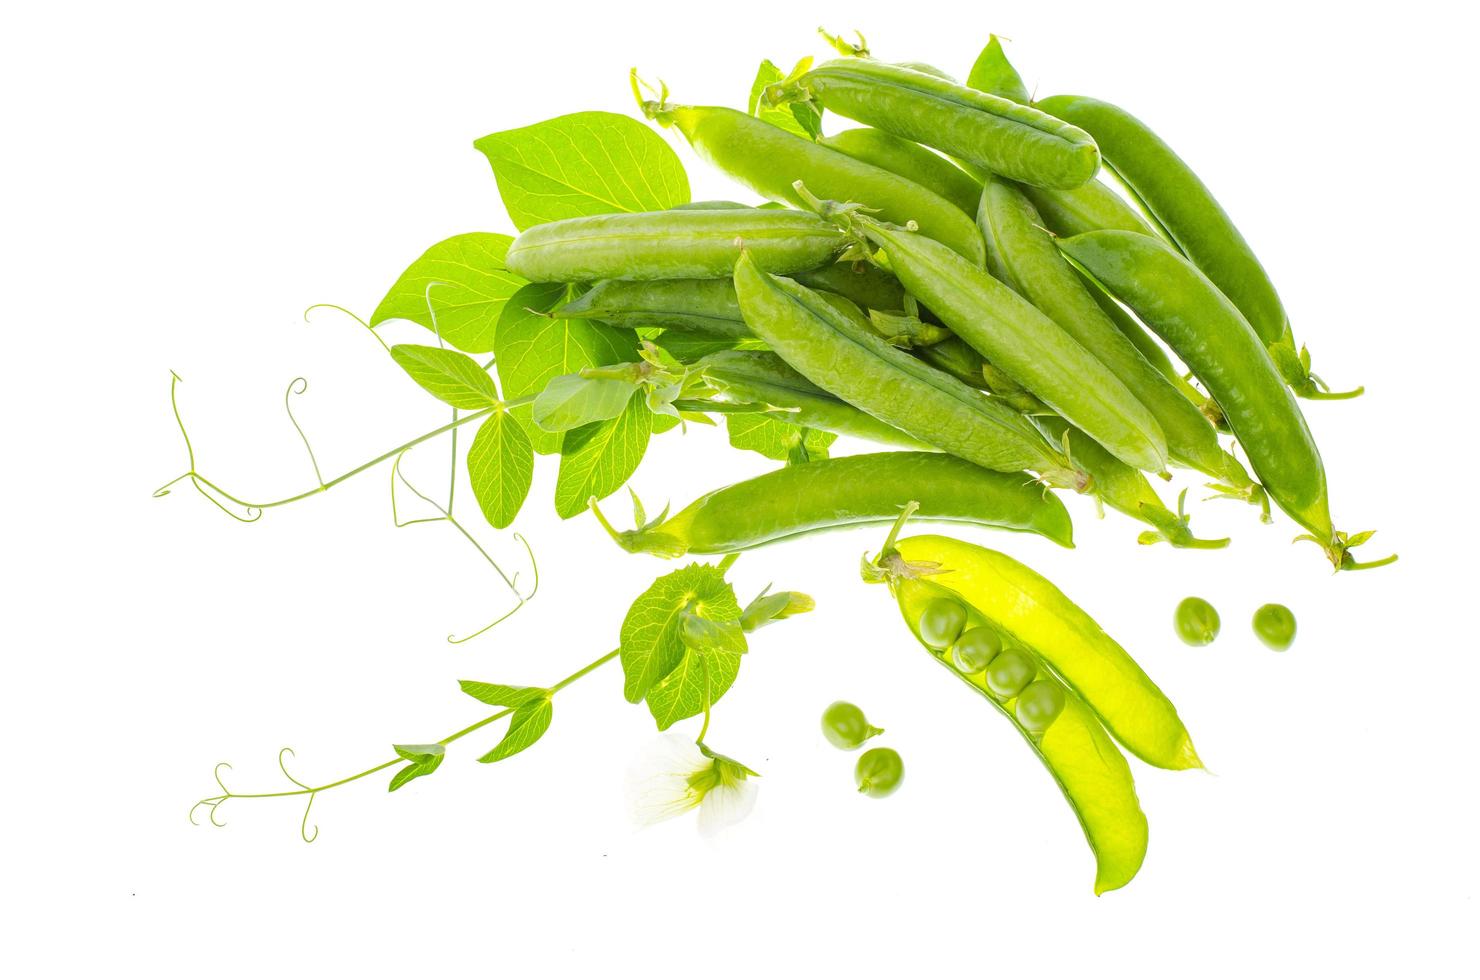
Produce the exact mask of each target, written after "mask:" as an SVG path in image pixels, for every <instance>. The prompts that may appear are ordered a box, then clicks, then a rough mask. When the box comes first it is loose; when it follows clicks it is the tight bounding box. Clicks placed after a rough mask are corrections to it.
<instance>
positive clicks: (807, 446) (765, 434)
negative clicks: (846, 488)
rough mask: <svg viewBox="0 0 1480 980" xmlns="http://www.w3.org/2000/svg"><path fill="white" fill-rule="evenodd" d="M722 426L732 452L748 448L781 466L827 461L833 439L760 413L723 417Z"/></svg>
mask: <svg viewBox="0 0 1480 980" xmlns="http://www.w3.org/2000/svg"><path fill="white" fill-rule="evenodd" d="M725 427H726V428H727V429H729V432H730V445H732V446H734V447H735V448H736V449H749V450H751V451H752V452H757V453H760V454H761V455H762V456H764V457H766V458H767V459H775V460H780V461H782V462H785V463H805V462H807V461H808V460H813V459H827V450H828V447H829V446H831V445H832V444H833V441H834V440H835V439H837V436H836V435H834V434H833V433H831V432H823V431H821V430H820V429H808V428H804V427H802V426H796V425H792V424H790V423H789V422H782V421H779V420H778V419H773V418H770V417H769V416H766V415H761V414H743V415H726V416H725Z"/></svg>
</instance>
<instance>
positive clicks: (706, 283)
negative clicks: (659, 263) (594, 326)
mask: <svg viewBox="0 0 1480 980" xmlns="http://www.w3.org/2000/svg"><path fill="white" fill-rule="evenodd" d="M550 315H551V316H554V317H557V318H569V317H574V318H576V319H582V320H601V321H604V322H606V323H609V324H611V325H612V326H616V327H634V328H635V327H663V328H665V329H669V330H684V331H688V332H692V333H699V334H705V335H707V336H710V337H749V336H750V330H749V329H748V328H747V327H746V326H745V320H744V319H743V318H742V317H741V316H740V304H739V303H737V302H736V301H735V286H734V284H733V283H731V282H730V280H728V279H653V280H647V281H637V282H627V281H624V280H621V279H606V280H603V281H601V282H598V283H597V284H596V285H594V286H592V287H591V288H590V289H588V290H587V291H586V292H585V293H582V294H581V295H580V296H578V297H576V298H575V299H573V300H571V301H570V302H569V303H566V304H565V305H564V306H561V307H558V308H557V309H556V310H555V311H554V312H553V313H551V314H550Z"/></svg>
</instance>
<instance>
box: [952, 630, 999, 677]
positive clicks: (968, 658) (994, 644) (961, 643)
mask: <svg viewBox="0 0 1480 980" xmlns="http://www.w3.org/2000/svg"><path fill="white" fill-rule="evenodd" d="M1001 652H1002V638H1001V637H1000V636H998V635H997V631H996V630H994V629H992V628H990V627H987V626H978V627H976V628H975V629H969V630H967V631H966V632H965V633H962V634H961V638H960V639H958V640H957V641H956V645H955V646H953V647H951V660H952V661H954V662H955V664H956V667H957V669H959V670H960V671H961V672H962V673H963V674H980V673H981V672H982V671H984V670H986V669H987V664H989V663H991V662H992V659H993V658H994V657H996V656H997V654H999V653H1001Z"/></svg>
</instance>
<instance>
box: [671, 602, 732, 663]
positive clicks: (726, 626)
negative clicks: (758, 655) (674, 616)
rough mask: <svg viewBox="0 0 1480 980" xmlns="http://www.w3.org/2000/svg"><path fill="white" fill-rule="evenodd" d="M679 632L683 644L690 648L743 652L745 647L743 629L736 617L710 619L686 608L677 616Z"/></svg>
mask: <svg viewBox="0 0 1480 980" xmlns="http://www.w3.org/2000/svg"><path fill="white" fill-rule="evenodd" d="M741 615H742V616H743V615H744V614H743V613H742V614H741ZM679 633H680V635H682V637H683V644H684V646H686V647H688V648H689V649H691V650H721V651H724V652H726V653H744V652H745V651H746V649H747V646H746V643H745V630H744V629H742V628H741V625H740V621H739V620H738V619H718V620H717V619H710V618H709V617H708V616H703V615H700V614H698V613H696V612H692V611H690V610H687V609H686V610H684V612H683V614H682V615H681V616H680V617H679Z"/></svg>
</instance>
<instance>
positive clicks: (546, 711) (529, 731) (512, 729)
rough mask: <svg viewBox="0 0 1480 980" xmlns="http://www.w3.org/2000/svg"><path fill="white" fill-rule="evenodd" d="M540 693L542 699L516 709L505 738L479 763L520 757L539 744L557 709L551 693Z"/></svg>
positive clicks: (528, 702)
mask: <svg viewBox="0 0 1480 980" xmlns="http://www.w3.org/2000/svg"><path fill="white" fill-rule="evenodd" d="M540 693H541V695H542V696H541V697H539V698H537V699H535V700H533V701H526V702H524V703H523V704H521V705H520V706H519V707H517V708H515V709H514V714H513V715H511V716H510V718H509V728H508V730H507V731H506V732H504V737H503V738H502V739H500V740H499V743H498V744H497V745H495V746H494V747H493V748H492V749H490V750H489V751H488V753H487V754H485V755H482V756H479V757H478V761H479V762H498V761H500V760H502V759H507V758H508V757H509V756H511V755H518V754H519V753H520V752H523V751H524V750H525V749H527V748H529V747H530V746H531V745H533V744H534V743H536V742H538V741H539V740H540V736H542V735H544V734H545V732H546V731H548V730H549V728H550V719H551V718H552V717H553V716H554V713H555V708H554V706H553V705H552V704H551V703H550V694H549V692H548V691H542V692H540Z"/></svg>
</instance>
